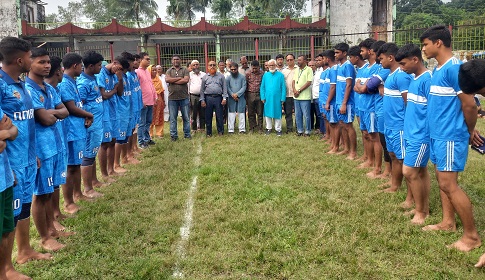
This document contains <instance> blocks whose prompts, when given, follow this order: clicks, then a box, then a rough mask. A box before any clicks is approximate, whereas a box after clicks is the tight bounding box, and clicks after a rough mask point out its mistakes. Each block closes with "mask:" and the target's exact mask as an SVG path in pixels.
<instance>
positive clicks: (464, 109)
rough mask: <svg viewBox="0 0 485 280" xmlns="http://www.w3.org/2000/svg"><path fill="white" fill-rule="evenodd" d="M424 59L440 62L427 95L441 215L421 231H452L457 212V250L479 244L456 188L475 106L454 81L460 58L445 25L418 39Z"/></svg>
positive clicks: (464, 199) (461, 194)
mask: <svg viewBox="0 0 485 280" xmlns="http://www.w3.org/2000/svg"><path fill="white" fill-rule="evenodd" d="M420 40H421V43H422V50H423V52H424V54H425V55H426V57H427V58H428V59H429V58H435V59H436V60H437V61H438V66H437V67H436V68H435V69H434V71H433V77H432V78H431V85H430V92H429V98H428V123H429V124H432V125H430V126H429V134H430V138H431V141H430V159H431V162H433V164H434V165H435V170H436V178H437V179H438V185H439V187H440V197H441V206H442V208H443V219H442V221H441V222H440V223H438V224H435V225H428V226H426V227H424V228H423V229H424V230H448V231H449V230H455V228H456V222H455V212H456V213H457V214H458V216H459V217H460V219H461V222H462V224H463V235H462V237H461V238H460V239H459V240H458V241H456V242H455V243H453V244H451V245H449V247H451V248H456V249H458V250H460V251H470V250H473V249H475V248H477V247H480V245H481V240H480V236H479V235H478V232H477V229H476V227H475V221H474V219H473V211H472V205H471V203H470V199H469V198H468V196H467V195H466V194H465V192H464V191H463V190H462V189H461V188H460V187H459V186H458V172H460V171H463V169H464V168H465V164H466V160H467V157H468V143H469V142H470V139H472V137H471V136H473V132H474V128H475V124H476V121H477V106H476V104H475V100H474V98H473V95H472V94H463V92H462V91H461V89H460V86H459V84H458V71H459V68H460V65H461V61H459V60H458V59H456V58H455V57H453V53H452V49H451V34H450V31H449V30H448V28H447V27H445V26H433V27H430V28H429V29H428V30H426V31H425V32H424V33H423V34H422V35H421V37H420Z"/></svg>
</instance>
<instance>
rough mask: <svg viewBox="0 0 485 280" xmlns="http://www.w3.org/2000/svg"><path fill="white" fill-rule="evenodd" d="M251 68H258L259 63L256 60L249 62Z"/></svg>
mask: <svg viewBox="0 0 485 280" xmlns="http://www.w3.org/2000/svg"><path fill="white" fill-rule="evenodd" d="M281 56H283V55H281ZM251 66H256V67H259V61H257V60H253V61H251Z"/></svg>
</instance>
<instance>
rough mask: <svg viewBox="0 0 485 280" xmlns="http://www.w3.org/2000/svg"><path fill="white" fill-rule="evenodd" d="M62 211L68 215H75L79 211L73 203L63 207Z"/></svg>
mask: <svg viewBox="0 0 485 280" xmlns="http://www.w3.org/2000/svg"><path fill="white" fill-rule="evenodd" d="M64 211H65V212H66V213H69V214H76V213H77V212H78V211H79V206H78V205H77V204H75V203H71V204H69V205H66V206H64Z"/></svg>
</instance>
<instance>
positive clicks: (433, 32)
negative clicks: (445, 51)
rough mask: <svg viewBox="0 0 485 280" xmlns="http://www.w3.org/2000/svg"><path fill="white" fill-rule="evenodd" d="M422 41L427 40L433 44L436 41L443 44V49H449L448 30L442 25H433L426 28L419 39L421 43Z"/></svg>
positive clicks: (449, 34) (449, 36)
mask: <svg viewBox="0 0 485 280" xmlns="http://www.w3.org/2000/svg"><path fill="white" fill-rule="evenodd" d="M424 39H429V40H430V41H431V42H433V43H435V42H436V41H438V40H441V41H442V42H443V45H445V47H447V48H449V47H451V33H450V30H449V29H448V28H447V27H446V26H444V25H434V26H431V27H430V28H428V29H427V30H426V31H424V33H423V34H422V35H421V36H420V37H419V40H420V41H421V43H422V42H423V41H424Z"/></svg>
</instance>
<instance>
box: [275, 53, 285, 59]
mask: <svg viewBox="0 0 485 280" xmlns="http://www.w3.org/2000/svg"><path fill="white" fill-rule="evenodd" d="M278 58H283V59H285V57H284V56H283V55H282V54H278V55H277V56H276V57H275V59H278Z"/></svg>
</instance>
